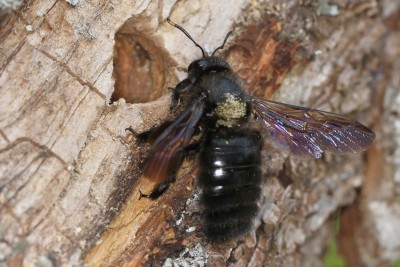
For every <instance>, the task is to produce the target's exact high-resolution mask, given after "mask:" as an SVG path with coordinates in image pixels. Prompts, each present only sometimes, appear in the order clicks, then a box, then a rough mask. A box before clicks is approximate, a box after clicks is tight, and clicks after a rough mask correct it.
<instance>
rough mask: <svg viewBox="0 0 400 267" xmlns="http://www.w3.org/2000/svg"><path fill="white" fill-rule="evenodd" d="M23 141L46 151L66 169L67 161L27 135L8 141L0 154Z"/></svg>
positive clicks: (0, 150)
mask: <svg viewBox="0 0 400 267" xmlns="http://www.w3.org/2000/svg"><path fill="white" fill-rule="evenodd" d="M23 142H28V143H30V144H32V145H33V146H34V147H37V148H39V149H41V150H43V151H44V152H46V153H48V155H50V156H51V157H54V158H56V159H57V160H58V161H59V162H61V163H62V165H63V166H64V169H65V170H67V171H68V172H69V170H68V166H69V165H68V164H67V162H65V161H64V160H63V159H62V158H61V157H60V156H59V155H57V154H56V153H54V152H53V151H52V150H51V149H50V148H48V147H47V146H45V145H42V144H39V143H37V142H35V141H33V140H32V139H30V138H28V137H19V138H17V139H15V140H14V141H13V142H12V143H10V144H9V145H7V146H6V147H5V148H2V149H0V154H2V153H4V152H5V151H8V150H10V149H12V148H14V147H15V146H17V145H19V144H21V143H23Z"/></svg>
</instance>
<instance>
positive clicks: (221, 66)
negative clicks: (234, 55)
mask: <svg viewBox="0 0 400 267" xmlns="http://www.w3.org/2000/svg"><path fill="white" fill-rule="evenodd" d="M225 70H230V67H229V64H228V63H227V62H226V61H225V60H223V59H222V58H219V57H203V58H200V59H197V60H195V61H193V62H192V63H191V64H190V65H189V68H188V74H189V77H195V78H199V77H200V76H202V75H204V74H205V73H209V72H212V71H225Z"/></svg>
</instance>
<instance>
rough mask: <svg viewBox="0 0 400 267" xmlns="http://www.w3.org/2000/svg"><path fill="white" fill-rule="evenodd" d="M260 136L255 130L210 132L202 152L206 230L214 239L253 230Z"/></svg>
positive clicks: (256, 198) (201, 179)
mask: <svg viewBox="0 0 400 267" xmlns="http://www.w3.org/2000/svg"><path fill="white" fill-rule="evenodd" d="M261 145H262V143H261V139H260V138H259V136H258V133H255V132H243V131H241V132H231V131H230V132H224V133H217V132H213V131H211V132H209V133H208V134H207V137H206V140H205V144H204V146H203V148H202V150H201V152H200V174H199V182H200V185H201V186H202V189H203V195H202V203H203V206H204V216H205V228H206V229H205V230H206V235H207V237H208V238H209V239H210V240H211V241H214V242H219V241H225V240H228V239H232V238H234V237H237V236H240V235H241V234H243V233H245V232H247V231H248V230H250V228H251V226H252V220H253V218H254V217H255V215H256V214H257V211H258V203H257V202H258V200H259V198H260V192H261V189H260V181H261V170H260V163H261V160H260V152H261Z"/></svg>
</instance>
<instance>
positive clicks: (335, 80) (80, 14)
mask: <svg viewBox="0 0 400 267" xmlns="http://www.w3.org/2000/svg"><path fill="white" fill-rule="evenodd" d="M71 3H72V4H71ZM1 16H7V17H2V18H0V22H1V23H3V25H4V27H2V28H1V30H0V38H1V39H0V40H1V43H0V103H1V105H0V110H1V112H0V263H7V264H9V265H10V266H22V265H23V264H26V265H28V266H29V264H30V265H31V266H34V265H35V264H36V265H40V264H42V265H44V264H48V265H46V266H58V265H61V264H66V265H67V266H73V265H81V264H87V265H88V266H163V265H164V266H176V265H173V264H178V265H179V264H180V265H179V266H181V265H184V264H187V265H190V264H192V265H194V266H226V265H229V266H246V265H247V266H323V258H324V255H325V253H326V249H327V246H328V243H329V242H330V241H331V240H334V239H336V238H337V246H338V248H339V251H340V252H341V254H342V255H343V257H344V258H345V260H346V262H347V264H348V266H352V267H353V266H392V264H393V262H394V261H395V260H396V259H399V258H400V230H399V229H400V228H399V227H398V225H400V200H399V198H398V195H399V192H400V185H399V183H400V162H399V160H398V159H399V158H400V123H399V121H400V120H399V117H400V90H399V88H400V78H399V77H400V76H399V75H398V74H399V73H400V61H399V58H400V50H399V47H400V22H399V20H398V17H399V16H400V1H398V0H397V1H389V0H385V1H380V2H376V1H373V0H371V1H340V2H339V1H333V0H332V1H329V3H328V1H324V0H320V1H304V0H303V1H294V0H293V1H286V0H285V1H283V0H274V1H270V2H266V1H261V0H260V1H245V0H239V1H234V2H233V1H228V0H223V1H218V2H217V1H195V0H186V1H148V0H142V1H134V2H133V3H131V2H129V1H126V2H125V1H117V0H116V1H114V0H112V1H79V2H78V3H77V4H75V3H74V1H51V0H42V1H38V0H32V1H26V2H24V3H23V4H22V6H21V7H20V8H19V9H18V10H17V11H15V12H12V13H7V14H5V15H4V14H2V15H1ZM168 16H170V17H171V19H172V20H173V21H175V22H176V23H178V24H180V25H182V26H183V27H184V28H185V29H186V30H187V31H188V32H189V33H190V34H191V35H192V37H193V38H194V39H195V40H196V41H197V42H198V43H199V44H202V45H203V46H205V47H207V48H208V47H210V49H212V48H215V47H218V46H219V45H220V44H221V43H222V41H223V39H224V37H225V35H226V33H227V32H228V31H229V30H231V29H233V28H234V29H235V30H234V34H233V37H232V38H231V39H230V41H229V42H228V44H227V47H226V48H225V49H224V50H223V51H222V53H221V56H223V57H224V58H226V59H227V61H228V62H229V63H230V64H231V66H232V68H233V69H234V70H235V71H236V72H237V73H238V75H239V76H240V77H241V78H242V79H243V81H244V83H245V85H246V87H247V88H248V89H249V91H250V92H251V93H252V94H253V95H257V96H262V97H264V98H273V99H274V100H277V101H280V102H284V103H290V104H296V105H303V106H309V107H313V108H318V109H323V110H327V111H332V112H336V113H342V114H345V115H347V116H350V117H352V118H354V119H357V120H359V121H361V122H362V123H364V124H366V125H368V126H370V127H372V129H374V131H375V132H376V133H377V138H376V141H375V143H374V145H373V147H372V148H371V149H370V150H369V151H367V152H366V153H364V154H362V153H361V154H358V155H351V156H349V155H346V156H337V155H324V157H323V158H322V159H320V160H313V161H303V160H300V159H293V158H290V157H288V155H285V154H283V153H282V152H281V151H279V150H278V149H276V148H274V147H273V146H272V145H271V143H270V141H269V140H268V139H266V141H265V142H266V144H265V147H264V151H263V157H264V162H263V166H262V168H263V171H264V173H265V174H264V181H263V197H262V200H261V201H260V210H261V212H260V214H259V216H258V217H257V219H256V220H255V221H254V230H253V231H251V233H249V234H247V235H246V236H244V237H243V238H240V239H239V240H235V241H231V242H228V243H225V244H220V245H215V244H209V243H207V241H206V240H205V239H204V236H203V234H202V230H201V229H202V224H201V209H200V207H199V203H198V199H199V198H198V197H199V194H200V192H199V190H198V189H197V187H196V171H197V168H196V159H195V158H188V159H187V160H185V162H184V164H183V166H182V167H181V168H180V171H179V173H178V176H177V181H176V182H175V183H174V184H173V185H172V186H171V188H170V189H169V190H168V191H167V192H166V193H165V194H164V195H163V196H161V197H160V198H159V199H157V200H149V199H140V200H139V199H138V198H139V190H141V191H143V192H148V191H149V190H150V189H151V188H152V186H153V184H152V182H151V181H148V180H146V179H144V178H143V177H141V173H140V166H141V163H142V162H143V160H144V159H145V157H146V152H147V149H148V145H147V144H146V143H144V142H140V140H137V139H136V137H135V136H133V135H132V134H131V133H129V132H127V131H125V129H126V128H128V127H129V126H131V127H132V128H133V129H134V131H136V132H138V133H140V132H144V131H146V130H148V129H150V128H152V127H153V126H155V125H159V124H161V123H162V122H164V121H166V120H168V119H173V114H170V111H169V103H170V90H169V89H168V88H169V87H174V86H175V85H176V84H177V82H179V80H182V79H183V78H184V77H185V75H186V73H185V70H186V69H187V66H188V65H189V64H190V63H191V62H192V61H193V60H195V59H197V58H199V57H200V56H201V52H200V50H199V49H198V48H197V47H195V46H194V45H193V44H192V43H191V42H190V40H188V39H187V38H186V37H185V36H184V35H183V34H182V33H181V32H180V31H178V30H177V29H175V28H173V27H172V26H171V25H169V24H168V23H166V22H165V19H166V18H167V17H168ZM336 223H339V224H340V230H339V232H337V231H336V227H335V224H336ZM196 264H197V265H196ZM40 266H41V265H40Z"/></svg>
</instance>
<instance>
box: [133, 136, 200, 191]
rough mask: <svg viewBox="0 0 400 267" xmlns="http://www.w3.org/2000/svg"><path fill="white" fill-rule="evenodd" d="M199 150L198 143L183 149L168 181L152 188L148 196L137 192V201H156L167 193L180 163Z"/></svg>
mask: <svg viewBox="0 0 400 267" xmlns="http://www.w3.org/2000/svg"><path fill="white" fill-rule="evenodd" d="M199 149H200V142H196V143H192V144H190V145H187V146H186V147H184V148H183V149H182V150H181V151H180V152H179V153H181V155H180V157H179V159H178V160H177V162H176V165H175V166H174V168H173V169H174V170H175V171H174V172H173V173H171V175H170V176H169V177H168V179H167V180H166V181H165V182H162V183H159V184H158V185H156V186H155V187H154V189H153V191H151V192H150V193H149V194H144V193H142V192H141V191H140V190H139V194H140V196H139V199H141V198H142V197H145V198H151V199H157V198H158V197H160V196H161V195H162V194H163V193H165V191H167V189H168V187H169V185H170V184H171V183H173V182H175V180H176V174H177V172H178V170H179V167H180V166H181V165H182V162H183V160H184V159H185V157H187V156H191V155H194V154H196V153H197V152H198V151H199Z"/></svg>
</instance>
